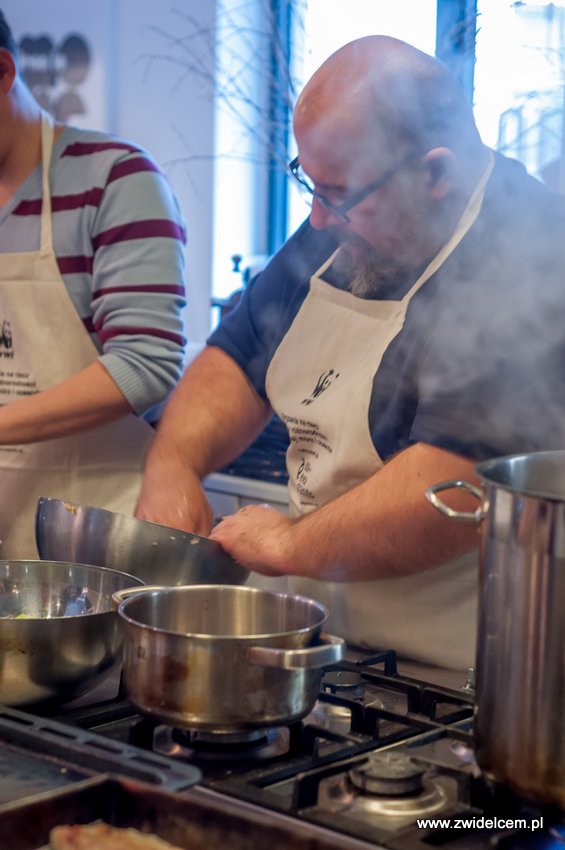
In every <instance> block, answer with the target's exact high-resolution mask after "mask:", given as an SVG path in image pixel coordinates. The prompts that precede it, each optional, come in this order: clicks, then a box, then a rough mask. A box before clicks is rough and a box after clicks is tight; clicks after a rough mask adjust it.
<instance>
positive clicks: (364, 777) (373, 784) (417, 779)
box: [349, 750, 426, 797]
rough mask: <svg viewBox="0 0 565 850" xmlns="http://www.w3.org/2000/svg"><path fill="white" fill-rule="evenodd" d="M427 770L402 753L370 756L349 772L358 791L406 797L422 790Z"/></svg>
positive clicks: (382, 753)
mask: <svg viewBox="0 0 565 850" xmlns="http://www.w3.org/2000/svg"><path fill="white" fill-rule="evenodd" d="M425 772H426V768H425V767H423V766H422V765H420V764H418V763H417V762H415V761H414V759H411V758H410V756H407V755H405V754H404V753H397V752H391V751H388V750H387V751H385V752H377V753H371V755H370V756H369V758H368V759H367V761H364V762H362V763H361V764H358V765H356V766H355V767H353V768H352V769H351V770H350V771H349V778H350V780H351V782H352V783H353V785H354V786H355V787H356V788H358V789H359V790H360V791H366V792H367V793H368V794H381V795H385V796H390V797H392V796H396V797H400V796H405V795H407V794H412V795H413V794H417V793H419V792H421V791H422V776H423V775H424V773H425Z"/></svg>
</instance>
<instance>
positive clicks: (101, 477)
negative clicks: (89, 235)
mask: <svg viewBox="0 0 565 850" xmlns="http://www.w3.org/2000/svg"><path fill="white" fill-rule="evenodd" d="M52 145H53V127H52V125H51V123H50V121H49V120H48V118H47V117H44V119H43V123H42V161H43V178H42V179H43V205H42V212H41V244H40V249H39V251H30V252H25V253H16V254H2V256H1V257H0V404H2V405H4V404H9V403H10V402H11V401H14V400H15V399H18V398H24V397H26V396H28V395H31V394H33V393H37V392H41V391H42V390H46V389H48V388H49V387H52V386H55V385H56V384H59V383H61V382H62V381H64V380H65V379H66V378H69V377H71V376H72V375H74V374H76V373H77V372H79V371H81V370H82V369H84V368H85V367H86V366H88V365H90V364H91V363H93V362H94V361H95V360H96V359H97V357H98V352H97V351H96V348H95V346H94V344H93V342H92V340H91V338H90V336H89V334H88V332H87V331H86V329H85V327H84V325H83V323H82V321H81V319H80V317H79V316H78V314H77V312H76V310H75V307H74V305H73V303H72V301H71V299H70V297H69V295H68V293H67V290H66V287H65V284H64V281H63V279H62V277H61V275H60V272H59V268H58V266H57V260H56V257H55V253H54V250H53V237H52V222H51V196H50V188H49V163H50V159H51V150H52ZM152 435H153V430H152V428H151V427H150V426H149V425H148V424H147V423H145V422H143V421H141V420H139V419H138V418H137V417H136V416H135V415H133V414H131V415H128V416H126V417H124V418H123V419H121V420H119V421H117V422H115V423H112V424H110V425H105V426H103V427H100V428H95V429H92V430H90V431H88V432H85V433H83V434H79V435H75V436H70V437H62V438H60V439H56V440H47V441H45V442H41V443H32V444H28V445H18V446H0V479H1V481H2V487H1V488H0V539H1V541H2V543H1V546H0V558H36V557H37V550H36V547H35V523H34V518H35V510H36V504H37V498H38V497H39V496H50V497H54V498H62V499H68V500H70V501H75V502H78V503H81V504H89V505H94V506H96V507H104V508H107V509H109V510H117V511H121V512H125V513H131V511H132V510H133V508H134V506H135V502H136V499H137V494H138V491H139V486H140V481H141V471H142V467H143V462H144V459H145V455H146V452H147V450H148V448H149V445H150V443H151V439H152Z"/></svg>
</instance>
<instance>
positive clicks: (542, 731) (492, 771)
mask: <svg viewBox="0 0 565 850" xmlns="http://www.w3.org/2000/svg"><path fill="white" fill-rule="evenodd" d="M476 471H477V474H478V476H479V479H480V482H481V488H480V489H479V488H477V487H475V486H474V485H472V484H469V483H468V482H466V481H446V482H442V483H440V484H436V485H434V486H432V487H430V488H428V490H427V491H426V496H427V498H428V500H429V501H430V502H432V504H434V505H435V506H436V507H437V508H438V509H439V510H440V511H442V513H444V514H446V515H447V516H450V517H452V518H454V519H459V520H463V521H472V522H478V523H480V526H481V528H480V531H481V549H480V559H479V560H480V598H479V624H478V643H477V660H476V668H477V669H476V675H477V681H476V716H475V722H474V736H475V749H476V756H477V761H478V764H479V766H480V767H481V768H482V769H483V771H484V772H485V774H486V775H487V776H489V777H491V778H492V779H493V780H495V781H497V782H500V783H503V784H504V785H507V786H509V787H511V788H513V789H514V790H515V791H516V792H518V793H519V794H521V795H522V796H524V797H527V798H530V799H532V800H536V801H540V802H542V803H550V804H557V805H558V806H559V807H560V808H561V809H565V723H564V722H563V719H564V717H565V616H564V612H563V609H564V602H565V451H551V452H538V453H533V454H524V455H515V456H508V457H502V458H497V459H495V460H490V461H486V462H483V463H480V464H478V466H477V467H476ZM453 487H459V488H463V489H465V490H467V491H469V492H470V493H472V494H473V495H474V496H475V497H476V498H477V499H478V501H479V503H480V504H479V507H478V508H477V510H476V511H475V512H474V513H471V512H469V513H467V512H460V511H454V510H452V509H451V508H449V507H448V506H447V505H445V504H444V503H443V502H442V501H441V500H440V499H439V498H438V495H437V494H438V493H440V492H441V491H443V490H448V489H450V488H453Z"/></svg>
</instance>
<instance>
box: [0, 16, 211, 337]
mask: <svg viewBox="0 0 565 850" xmlns="http://www.w3.org/2000/svg"><path fill="white" fill-rule="evenodd" d="M2 9H3V11H4V14H5V15H6V18H7V20H8V22H9V24H10V26H11V27H12V29H13V31H14V35H15V37H16V40H18V41H19V39H20V37H21V36H22V35H23V34H27V35H30V36H36V37H38V36H41V35H42V34H47V35H48V36H49V37H50V38H51V39H52V41H53V43H54V45H55V46H56V47H57V45H60V44H61V41H62V39H63V38H65V37H66V36H68V35H70V34H72V33H78V34H80V35H81V36H84V37H85V38H86V40H87V41H88V42H89V43H90V46H91V48H92V64H91V66H90V69H89V73H88V76H87V78H86V79H85V80H84V81H82V82H81V83H78V84H76V85H75V86H74V90H75V91H76V92H77V93H79V94H80V96H81V97H82V99H83V101H84V103H85V106H86V112H85V114H84V115H82V116H80V115H73V116H71V117H70V118H69V122H70V123H74V124H77V125H79V126H89V127H93V128H95V129H103V130H104V129H105V130H109V131H110V132H115V133H117V134H119V135H122V136H125V137H126V138H128V137H129V138H130V139H132V140H133V141H135V142H138V143H139V144H141V145H143V146H144V147H146V148H147V149H148V150H149V151H150V152H151V153H152V154H153V155H154V157H155V158H156V159H157V161H158V162H159V163H160V165H161V167H162V168H163V169H164V170H165V172H166V173H167V175H168V177H169V179H170V181H171V183H172V185H173V188H174V190H175V192H176V194H177V196H178V198H179V201H180V204H181V207H182V209H183V212H184V215H185V218H186V222H187V226H188V239H189V242H188V248H187V291H188V301H189V306H188V310H187V322H186V327H187V334H188V337H189V340H190V341H191V342H193V343H196V342H201V341H203V340H204V339H205V338H206V336H207V334H208V332H209V327H210V324H209V323H210V306H209V305H210V291H211V283H210V282H211V274H212V239H213V235H212V234H213V230H212V216H213V180H214V162H213V159H212V153H213V149H214V104H213V100H212V93H211V91H210V87H209V85H207V83H206V79H205V77H199V76H198V75H197V74H194V73H187V67H188V65H189V64H190V63H191V62H192V61H193V52H195V53H199V56H198V57H197V64H200V65H201V66H202V65H203V63H204V62H207V61H210V62H212V63H213V55H211V54H212V53H213V50H207V43H208V39H207V38H205V37H204V36H203V37H202V38H201V39H200V41H199V42H198V43H197V42H193V43H190V42H187V43H186V44H184V43H180V42H179V40H182V39H183V38H184V39H185V38H186V36H187V35H188V34H189V33H191V32H194V31H195V29H201V31H202V32H203V33H206V32H210V33H211V32H212V31H213V27H214V23H215V14H216V0H184V2H181V3H176V5H175V4H174V3H173V0H171V4H170V5H169V4H168V3H166V4H159V3H156V2H155V0H81V2H77V0H49V2H46V0H24V2H23V3H22V2H21V0H4V2H3V3H2ZM174 39H176V40H177V42H176V44H173V40H174ZM211 41H212V43H213V38H212V40H211ZM179 48H180V49H179ZM56 53H57V51H55V55H54V61H55V63H56V65H55V68H57V67H58V68H61V66H62V64H64V63H63V59H62V57H61V56H60V55H56ZM206 54H209V55H206ZM183 57H186V64H185V62H184V59H183ZM57 63H58V64H57ZM58 79H59V82H58V87H57V88H56V89H55V90H51V96H53V97H55V98H56V97H57V96H59V93H60V92H63V91H64V90H65V88H66V89H68V88H69V85H68V82H65V80H64V79H63V77H62V75H60V76H59V77H58ZM191 158H192V159H191Z"/></svg>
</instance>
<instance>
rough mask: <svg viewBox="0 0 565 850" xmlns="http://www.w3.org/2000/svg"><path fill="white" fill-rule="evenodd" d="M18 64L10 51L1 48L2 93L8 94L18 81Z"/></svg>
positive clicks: (0, 81)
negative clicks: (16, 80)
mask: <svg viewBox="0 0 565 850" xmlns="http://www.w3.org/2000/svg"><path fill="white" fill-rule="evenodd" d="M16 74H17V71H16V62H15V59H14V57H13V56H12V54H11V53H10V51H9V50H6V48H5V47H0V91H2V92H4V94H7V93H8V92H9V91H10V89H11V88H12V86H13V85H14V80H15V79H16Z"/></svg>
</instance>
